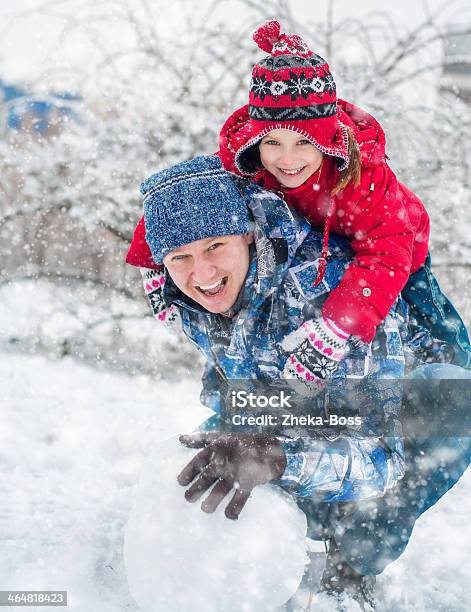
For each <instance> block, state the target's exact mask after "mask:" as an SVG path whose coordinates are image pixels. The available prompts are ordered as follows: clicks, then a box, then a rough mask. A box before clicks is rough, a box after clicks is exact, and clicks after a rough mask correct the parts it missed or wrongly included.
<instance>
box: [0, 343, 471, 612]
mask: <svg viewBox="0 0 471 612" xmlns="http://www.w3.org/2000/svg"><path fill="white" fill-rule="evenodd" d="M0 380H1V386H0V396H1V400H2V401H1V406H2V409H1V411H0V500H1V503H0V538H1V555H0V590H1V589H23V590H24V589H66V590H67V591H68V595H69V606H68V609H70V610H74V611H79V612H90V611H95V610H99V611H100V612H119V611H121V610H122V611H124V610H126V611H127V612H136V611H137V610H138V608H137V605H136V603H135V602H134V601H133V599H132V596H131V594H130V591H129V588H128V583H127V577H126V571H125V566H124V562H123V538H124V529H125V526H126V524H127V522H128V519H129V517H130V512H131V507H132V500H133V496H134V494H135V492H136V487H137V485H138V481H139V477H140V474H141V470H142V467H143V465H145V463H146V461H147V457H148V454H149V452H150V450H151V448H152V447H153V446H155V445H156V443H158V442H159V441H162V440H165V439H167V438H168V437H169V436H174V435H176V434H178V433H181V432H189V431H191V430H192V429H193V428H194V427H196V426H197V425H198V424H199V423H200V422H201V421H202V420H204V418H206V416H207V414H208V412H207V411H206V410H205V409H203V408H202V407H201V406H200V405H199V401H198V396H199V388H200V385H199V382H197V381H196V380H194V379H188V380H186V381H185V382H184V383H183V384H180V385H178V384H170V383H167V382H164V381H158V382H156V381H153V380H152V379H150V378H146V377H134V378H132V377H128V376H125V375H122V374H116V373H113V374H110V373H107V372H104V371H102V370H94V369H92V368H90V367H86V366H83V365H80V364H77V363H76V362H73V361H72V360H71V359H70V358H67V359H63V360H61V361H56V362H54V361H48V360H46V359H44V358H42V357H33V356H18V355H14V354H10V355H6V354H2V353H0ZM470 495H471V471H470V470H468V472H467V473H466V474H465V476H464V477H463V478H462V479H461V481H460V482H459V483H458V484H457V485H456V487H455V488H454V489H453V490H452V491H450V492H449V493H448V494H447V495H446V496H445V497H444V498H443V499H442V500H440V502H439V503H438V504H437V505H436V506H435V507H434V508H432V509H431V510H430V511H429V512H427V513H426V514H425V515H424V516H423V517H421V518H420V519H419V521H418V522H417V524H416V528H415V530H414V533H413V537H412V540H411V542H410V544H409V546H408V548H407V549H406V552H405V553H404V555H403V556H402V557H401V558H400V559H399V560H398V561H397V562H395V563H394V564H392V565H391V566H389V567H388V568H387V569H386V571H385V572H384V574H383V575H381V576H380V577H379V580H378V595H379V596H380V599H382V601H383V602H384V603H383V604H382V606H381V610H384V611H385V612H389V611H391V612H392V611H394V612H409V611H410V610H414V611H417V612H419V611H424V612H425V611H426V610H427V611H431V610H433V611H434V612H445V611H453V612H465V611H467V610H469V601H470V600H471V568H470V564H469V541H470V537H471V527H470V523H469V516H470V511H471V501H470ZM251 502H254V500H249V502H248V503H249V504H250V503H251ZM247 509H248V507H247V508H246V510H247ZM190 510H195V511H197V510H199V508H198V504H195V505H190V504H188V511H190ZM202 514H203V513H202ZM164 515H165V511H164V509H163V508H161V509H159V510H158V511H157V512H156V516H157V518H158V519H159V520H164V519H163V517H164ZM203 518H204V517H203ZM207 518H209V519H210V518H211V517H207ZM241 518H242V515H241ZM167 520H168V517H167ZM231 525H232V528H234V527H233V525H234V524H233V523H232V524H231V523H230V522H229V521H227V527H228V529H230V528H231ZM180 584H181V588H182V589H183V588H184V577H183V576H182V580H181V583H180ZM200 586H201V585H199V587H200ZM314 602H316V600H314ZM314 602H313V610H314V609H315V610H316V612H317V611H318V610H319V611H321V612H322V610H328V609H329V607H330V606H329V604H327V603H325V607H324V604H322V603H321V604H319V603H316V604H315V603H314ZM306 603H307V601H306ZM41 609H42V610H45V611H47V610H49V611H50V612H52V610H57V608H41ZM331 609H333V608H331Z"/></svg>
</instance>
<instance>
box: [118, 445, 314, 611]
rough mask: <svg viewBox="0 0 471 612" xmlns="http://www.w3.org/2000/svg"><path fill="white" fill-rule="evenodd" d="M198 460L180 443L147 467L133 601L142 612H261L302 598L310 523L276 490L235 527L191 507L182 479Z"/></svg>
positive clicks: (136, 514) (261, 494)
mask: <svg viewBox="0 0 471 612" xmlns="http://www.w3.org/2000/svg"><path fill="white" fill-rule="evenodd" d="M194 455H195V450H190V449H188V448H183V447H182V446H181V444H180V443H179V441H178V438H177V437H174V438H171V439H170V440H167V441H166V442H164V443H160V444H158V445H157V447H156V449H155V451H154V453H153V454H152V456H151V458H150V460H149V461H148V462H147V464H146V467H145V469H144V473H143V475H142V477H141V482H140V485H139V487H138V491H137V493H136V496H135V503H134V508H133V510H132V512H131V515H130V519H129V523H128V527H127V530H126V534H125V546H124V559H125V564H126V568H127V575H128V583H129V587H130V589H131V593H132V595H133V596H134V598H135V600H136V601H137V602H138V604H139V606H140V608H141V609H142V610H143V612H158V611H159V610H166V611H167V612H232V611H233V610H241V611H244V612H261V611H262V610H272V609H273V608H275V607H277V606H280V605H282V604H284V603H285V602H286V601H287V600H288V599H289V598H290V597H291V596H292V595H293V594H294V593H295V592H296V590H297V588H298V585H299V583H300V582H301V578H302V576H303V572H304V565H305V564H306V562H307V561H308V557H307V555H306V549H305V535H306V527H307V524H306V516H305V515H304V513H303V512H302V511H301V510H300V509H299V508H298V507H297V505H296V503H295V502H294V501H293V499H292V498H291V497H290V496H288V495H287V494H286V493H284V492H283V491H281V490H280V489H279V488H276V487H273V486H272V485H264V486H262V487H257V488H256V490H255V491H254V492H253V494H252V497H251V499H250V501H249V503H247V505H246V506H245V508H244V509H243V510H242V512H241V514H240V516H239V519H238V520H237V521H232V520H228V519H227V518H226V517H225V515H224V508H225V506H226V504H227V502H228V501H229V499H230V497H231V496H228V497H226V498H225V500H223V501H222V503H221V504H220V505H219V507H218V508H217V509H216V511H215V512H214V514H206V513H205V512H202V511H201V509H200V503H198V502H197V503H195V504H190V503H188V502H187V501H186V500H185V499H184V497H183V492H184V490H185V489H184V488H183V487H181V486H180V485H179V484H178V483H177V475H178V473H179V472H180V471H181V470H182V469H183V467H184V466H185V465H186V464H187V463H188V462H189V461H190V460H191V458H192V457H193V456H194Z"/></svg>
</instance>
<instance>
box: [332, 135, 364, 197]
mask: <svg viewBox="0 0 471 612" xmlns="http://www.w3.org/2000/svg"><path fill="white" fill-rule="evenodd" d="M347 130H348V160H349V161H348V166H347V167H346V168H345V170H342V172H341V173H340V177H339V180H338V181H337V184H336V185H335V187H334V188H333V189H332V191H331V194H332V195H336V194H337V193H339V191H342V189H345V187H346V186H347V185H348V183H349V182H350V181H351V180H353V181H354V185H355V187H358V185H359V184H360V177H361V153H360V148H359V147H358V143H357V141H356V138H355V136H354V134H353V132H352V130H351V129H350V128H349V127H347Z"/></svg>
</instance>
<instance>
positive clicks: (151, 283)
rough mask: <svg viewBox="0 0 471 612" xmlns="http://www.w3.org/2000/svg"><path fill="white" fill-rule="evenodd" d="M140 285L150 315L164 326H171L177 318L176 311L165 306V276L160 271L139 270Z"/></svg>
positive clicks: (173, 307) (171, 307) (171, 306)
mask: <svg viewBox="0 0 471 612" xmlns="http://www.w3.org/2000/svg"><path fill="white" fill-rule="evenodd" d="M141 274H142V283H143V285H144V291H145V292H146V296H147V299H148V300H149V305H150V307H151V310H152V314H153V315H154V317H155V318H156V319H157V321H161V322H162V323H164V324H165V325H169V326H171V325H173V324H174V323H175V321H177V319H178V318H179V316H180V315H179V313H178V310H177V309H176V308H175V306H173V304H171V305H170V306H169V307H168V308H167V306H166V305H165V300H164V297H163V291H164V287H165V274H164V273H163V271H161V270H151V269H148V268H141Z"/></svg>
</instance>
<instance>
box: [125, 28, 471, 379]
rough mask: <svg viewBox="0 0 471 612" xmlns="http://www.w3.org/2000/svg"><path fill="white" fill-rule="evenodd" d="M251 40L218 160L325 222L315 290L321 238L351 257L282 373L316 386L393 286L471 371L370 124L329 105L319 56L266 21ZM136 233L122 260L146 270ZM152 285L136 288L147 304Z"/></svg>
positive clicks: (371, 322) (404, 192)
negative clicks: (343, 241)
mask: <svg viewBox="0 0 471 612" xmlns="http://www.w3.org/2000/svg"><path fill="white" fill-rule="evenodd" d="M254 40H255V41H256V42H257V44H258V45H259V47H260V48H261V49H263V50H264V51H266V52H267V53H268V54H269V55H268V57H266V58H264V59H262V60H261V61H260V62H258V63H257V64H256V65H255V66H254V68H253V71H252V80H251V84H250V91H249V104H248V105H245V106H243V107H242V108H240V109H238V110H237V111H235V112H234V113H233V115H231V116H230V117H229V119H228V120H227V121H226V122H225V124H224V126H223V128H222V130H221V134H220V150H219V152H218V155H219V157H220V158H221V160H222V162H223V164H224V166H225V168H226V169H227V170H229V171H232V172H235V173H237V174H239V175H241V176H244V177H250V178H252V180H253V181H255V182H256V183H258V184H259V185H261V186H263V187H264V188H266V189H268V190H273V191H275V192H277V193H278V194H279V195H281V197H283V199H285V200H286V202H287V203H288V204H289V205H290V206H292V207H293V208H294V209H296V210H297V211H299V212H300V213H302V214H304V215H305V216H306V217H307V218H308V219H309V220H310V221H311V223H312V224H313V225H315V226H321V227H322V226H323V227H324V249H323V252H322V257H321V258H320V260H319V261H318V262H316V265H317V278H316V280H315V284H316V285H319V286H320V290H321V289H322V284H321V283H323V282H325V281H323V277H324V271H325V264H326V258H327V256H328V237H329V233H330V232H331V231H332V232H335V233H336V234H340V235H342V236H346V237H347V238H348V239H349V240H350V244H351V248H352V250H353V252H354V259H353V261H352V263H351V264H350V266H349V267H348V269H347V271H346V273H345V274H344V277H343V279H342V282H341V283H340V285H339V286H338V287H337V288H336V289H334V290H333V291H332V292H331V293H330V295H329V297H328V298H327V300H326V301H325V303H324V307H323V312H322V317H320V318H318V319H315V320H312V321H308V322H306V323H305V324H304V325H303V326H302V328H300V329H299V330H298V331H296V332H294V333H293V334H290V336H288V337H287V338H285V341H284V343H283V346H284V348H285V350H286V351H287V353H288V359H287V362H286V367H285V376H286V377H289V378H292V377H295V378H298V379H300V380H302V381H303V382H305V383H307V384H308V385H313V386H314V387H315V386H316V385H318V384H322V382H323V381H324V379H326V378H327V377H329V376H330V375H331V374H332V372H333V371H334V370H335V369H336V368H337V366H338V363H339V362H340V360H341V359H342V358H343V357H344V355H345V354H346V350H347V343H348V339H349V337H350V336H354V337H357V338H359V339H361V340H363V341H364V342H367V343H368V342H370V341H371V340H372V338H373V336H374V335H375V330H376V327H377V326H378V325H379V323H381V322H382V321H383V320H384V319H385V318H386V315H387V313H388V311H389V309H390V308H391V306H392V305H393V303H394V302H395V300H396V298H397V296H398V294H399V293H400V292H401V291H402V295H403V296H404V297H405V299H406V300H407V301H408V303H409V305H410V309H411V314H412V316H413V317H414V318H415V319H417V322H418V323H419V324H421V325H423V326H426V327H428V328H429V329H430V331H431V332H432V335H433V336H434V337H436V338H439V339H441V340H443V341H445V342H448V343H450V344H451V345H452V347H453V349H454V357H453V362H454V363H456V364H458V365H461V366H464V367H471V347H470V344H469V338H468V334H467V331H466V328H465V327H464V324H463V322H462V320H461V318H460V317H459V315H458V313H457V312H456V310H455V309H454V308H453V306H452V305H451V303H450V302H449V301H448V299H447V298H446V297H445V296H444V295H443V294H442V292H441V291H440V288H439V286H438V283H437V281H436V280H435V278H434V277H433V275H432V272H431V270H430V265H431V262H430V255H428V239H429V217H428V214H427V212H426V210H425V208H424V205H423V204H422V202H421V201H420V200H419V198H418V197H417V196H416V195H415V194H413V193H412V192H411V191H410V190H409V189H407V187H405V186H404V185H402V184H401V183H399V182H398V181H397V179H396V176H395V175H394V173H393V172H392V170H391V169H390V168H389V166H388V163H387V159H388V158H387V156H386V153H385V135H384V132H383V130H382V128H381V126H380V125H379V123H378V122H377V121H376V120H375V119H374V118H373V117H372V116H371V115H369V114H368V113H366V112H365V111H363V110H362V109H360V108H358V107H356V106H354V105H353V104H350V103H348V102H345V101H343V100H340V99H337V97H336V86H335V82H334V79H333V76H332V74H331V72H330V69H329V66H328V64H327V63H326V61H325V60H324V59H322V58H321V57H320V56H318V55H316V54H315V53H313V52H312V51H311V50H310V49H309V48H308V46H307V45H306V43H305V42H304V41H303V40H302V39H301V38H300V37H299V36H297V35H292V34H282V33H281V32H280V24H279V23H278V22H277V21H268V22H266V23H265V24H264V25H263V26H262V27H260V28H259V29H258V30H257V31H256V32H255V33H254ZM144 232H145V228H144V223H143V219H141V221H140V223H139V225H138V226H137V228H136V232H135V235H134V239H133V242H132V244H131V247H130V250H129V253H128V257H127V261H128V263H131V264H133V265H137V266H139V267H144V268H151V269H155V268H156V266H155V264H154V263H153V261H152V257H151V255H150V251H149V249H148V247H147V244H146V242H145V235H144ZM153 282H154V284H158V283H159V282H163V279H162V281H155V277H153ZM145 284H146V283H145ZM155 289H156V287H152V286H151V285H149V283H147V288H146V292H147V293H148V294H153V295H154V300H155V299H156V296H157V293H156V291H155ZM151 301H152V300H151ZM161 306H162V305H159V308H160V311H159V312H160V313H161V312H162V308H161ZM165 316H167V313H166V312H164V314H161V318H164V317H165ZM432 348H433V347H432Z"/></svg>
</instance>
